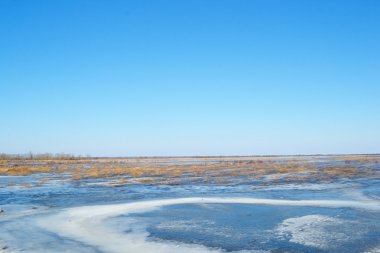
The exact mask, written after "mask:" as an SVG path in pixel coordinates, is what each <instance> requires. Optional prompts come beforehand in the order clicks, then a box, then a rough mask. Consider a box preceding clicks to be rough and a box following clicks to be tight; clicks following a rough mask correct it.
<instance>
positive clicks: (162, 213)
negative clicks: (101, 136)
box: [0, 155, 380, 253]
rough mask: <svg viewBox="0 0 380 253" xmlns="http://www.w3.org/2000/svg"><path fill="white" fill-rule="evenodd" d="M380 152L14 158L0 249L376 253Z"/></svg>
mask: <svg viewBox="0 0 380 253" xmlns="http://www.w3.org/2000/svg"><path fill="white" fill-rule="evenodd" d="M379 183H380V155H339V156H324V155H315V156H255V157H253V156H252V157H135V158H77V157H61V158H59V157H54V158H49V157H38V158H33V159H26V158H17V157H10V158H8V159H6V158H4V159H2V160H0V208H1V210H2V212H1V213H0V252H4V253H5V252H169V253H170V252H363V253H364V252H366V253H367V252H380V224H379V223H380V222H379V221H380V184H379Z"/></svg>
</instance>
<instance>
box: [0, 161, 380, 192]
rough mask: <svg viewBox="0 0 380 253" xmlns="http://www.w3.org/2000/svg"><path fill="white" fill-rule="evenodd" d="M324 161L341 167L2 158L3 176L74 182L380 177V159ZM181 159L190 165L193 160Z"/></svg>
mask: <svg viewBox="0 0 380 253" xmlns="http://www.w3.org/2000/svg"><path fill="white" fill-rule="evenodd" d="M322 158H323V157H322ZM171 159H173V160H174V158H171ZM323 159H325V160H328V161H329V162H330V163H334V162H335V163H336V165H334V166H332V165H329V166H326V165H323V163H320V164H319V163H318V161H319V160H313V159H312V158H310V157H297V159H290V158H281V159H279V158H271V159H270V158H265V159H264V158H260V159H258V158H244V159H243V158H234V159H233V160H232V159H231V160H227V159H226V158H213V159H211V158H204V159H202V161H204V162H203V163H195V162H194V163H189V164H182V163H179V164H175V163H174V164H169V165H168V164H166V163H162V162H165V161H167V160H168V158H166V160H165V159H163V158H145V159H144V158H139V159H133V158H128V159H121V158H120V159H82V160H81V159H75V160H67V159H66V160H65V159H58V160H39V161H38V165H33V163H31V161H24V160H1V163H0V175H10V176H28V175H31V174H34V173H45V174H47V175H54V176H55V177H57V178H68V179H71V180H73V181H81V180H85V179H89V180H90V179H104V180H109V181H110V182H111V183H110V185H126V184H130V183H143V184H165V185H178V184H182V183H185V182H187V183H188V182H202V183H216V184H228V183H234V182H242V181H243V182H250V181H251V180H262V181H263V182H264V181H265V182H266V183H268V182H269V183H270V182H272V183H276V182H280V181H285V182H303V181H310V180H312V181H316V180H317V181H318V180H319V181H326V180H334V179H339V178H360V177H371V178H373V177H379V178H380V175H379V172H378V171H376V170H374V169H373V168H372V167H373V166H375V165H376V164H378V163H379V159H380V156H364V157H360V156H346V157H341V156H339V157H326V158H323ZM323 159H322V161H323ZM177 160H178V161H179V162H181V161H183V160H186V161H191V160H190V159H189V158H186V159H185V158H183V160H181V159H177ZM193 161H199V160H197V159H195V160H193ZM310 161H313V163H310ZM31 164H32V165H31ZM41 164H42V165H41ZM46 182H47V180H45V181H41V182H40V183H39V184H43V183H46Z"/></svg>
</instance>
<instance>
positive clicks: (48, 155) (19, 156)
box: [0, 152, 89, 160]
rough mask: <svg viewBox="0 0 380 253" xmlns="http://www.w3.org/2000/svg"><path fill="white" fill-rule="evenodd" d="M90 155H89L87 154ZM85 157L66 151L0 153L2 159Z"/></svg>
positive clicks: (69, 158) (73, 158) (67, 158)
mask: <svg viewBox="0 0 380 253" xmlns="http://www.w3.org/2000/svg"><path fill="white" fill-rule="evenodd" d="M85 157H89V156H85ZM80 158H84V156H81V155H72V154H65V153H58V154H51V153H43V154H34V153H32V152H30V153H27V154H5V153H0V160H75V159H80Z"/></svg>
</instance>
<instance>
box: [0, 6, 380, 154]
mask: <svg viewBox="0 0 380 253" xmlns="http://www.w3.org/2000/svg"><path fill="white" fill-rule="evenodd" d="M379 13H380V1H377V0H372V1H371V0H357V1H350V0H341V1H334V0H324V1H323V0H321V1H313V0H303V1H298V0H292V1H283V0H277V1H275V0H261V1H258V0H257V1H254V0H236V1H232V0H228V1H227V0H213V1H211V0H195V1H193V0H192V1H175V0H173V1H160V0H151V1H144V0H135V1H105V0H102V1H100V0H88V1H84V0H83V1H78V0H58V1H50V0H46V1H39V0H37V1H29V0H24V1H21V0H2V1H0V38H1V39H0V96H1V97H0V113H1V120H0V152H6V153H25V152H29V151H33V152H36V153H38V152H52V153H55V152H66V153H74V154H91V155H108V156H112V155H127V156H134V155H229V154H230V155H236V154H237V155H248V154H309V153H375V152H376V153H378V152H380V15H379Z"/></svg>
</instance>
